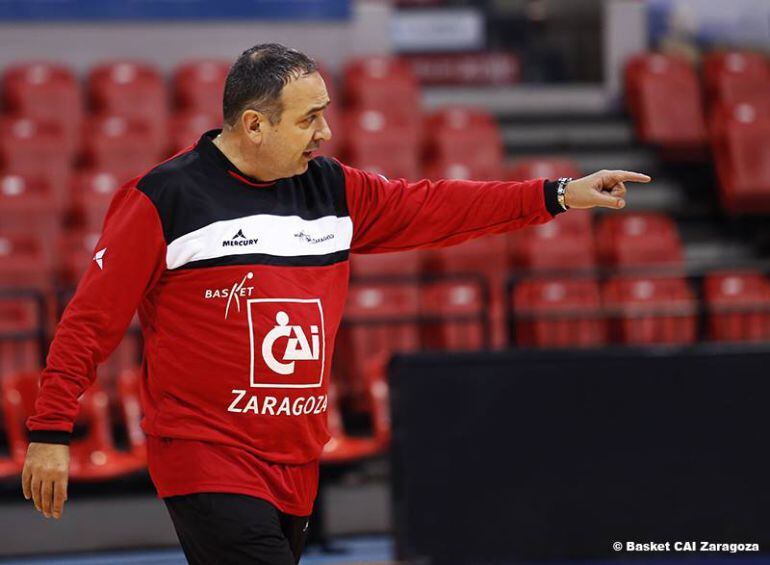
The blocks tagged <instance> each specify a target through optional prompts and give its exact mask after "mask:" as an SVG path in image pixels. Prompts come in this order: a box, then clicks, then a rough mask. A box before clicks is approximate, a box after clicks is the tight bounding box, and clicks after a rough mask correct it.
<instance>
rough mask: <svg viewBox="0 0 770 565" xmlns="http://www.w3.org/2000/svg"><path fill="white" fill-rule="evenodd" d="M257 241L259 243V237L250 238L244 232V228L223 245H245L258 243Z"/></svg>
mask: <svg viewBox="0 0 770 565" xmlns="http://www.w3.org/2000/svg"><path fill="white" fill-rule="evenodd" d="M257 243H259V238H257V239H249V238H248V237H246V236H245V235H244V234H243V230H238V233H236V234H235V235H234V236H233V237H231V238H230V239H225V240H224V241H223V242H222V247H244V246H246V245H256V244H257Z"/></svg>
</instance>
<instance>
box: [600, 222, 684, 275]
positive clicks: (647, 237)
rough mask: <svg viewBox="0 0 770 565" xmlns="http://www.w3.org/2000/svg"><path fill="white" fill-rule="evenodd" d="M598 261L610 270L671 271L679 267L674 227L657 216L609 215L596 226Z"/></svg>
mask: <svg viewBox="0 0 770 565" xmlns="http://www.w3.org/2000/svg"><path fill="white" fill-rule="evenodd" d="M596 241H597V246H598V251H599V257H600V260H601V261H602V263H603V264H605V265H607V266H614V267H639V266H658V267H672V266H679V265H681V263H682V256H683V251H682V243H681V240H680V239H679V233H678V231H677V228H676V224H675V223H674V221H673V220H672V219H671V218H668V217H666V216H664V215H660V214H645V213H640V214H612V215H608V216H605V217H603V218H602V219H601V221H600V222H599V227H598V229H597V232H596Z"/></svg>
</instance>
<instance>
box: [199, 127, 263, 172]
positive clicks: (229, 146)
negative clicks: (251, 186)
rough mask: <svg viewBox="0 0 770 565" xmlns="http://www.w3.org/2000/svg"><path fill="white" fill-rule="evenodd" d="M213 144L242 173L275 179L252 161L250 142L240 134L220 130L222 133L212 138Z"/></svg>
mask: <svg viewBox="0 0 770 565" xmlns="http://www.w3.org/2000/svg"><path fill="white" fill-rule="evenodd" d="M214 145H216V146H217V148H218V149H219V150H220V151H221V152H222V153H223V154H224V156H225V157H227V159H228V161H230V162H231V163H232V164H233V165H235V166H236V168H237V169H238V170H239V171H241V172H242V173H244V174H246V175H248V176H250V177H252V178H254V179H257V180H260V181H272V180H276V179H274V178H270V177H269V174H268V173H266V171H265V170H264V168H263V167H260V165H259V163H255V162H254V158H253V157H251V158H250V157H249V149H251V148H250V147H249V145H250V144H248V143H247V142H246V141H245V140H243V139H242V138H241V137H240V136H238V135H236V134H234V133H228V132H227V131H225V130H222V133H220V134H219V135H218V136H217V137H216V138H214Z"/></svg>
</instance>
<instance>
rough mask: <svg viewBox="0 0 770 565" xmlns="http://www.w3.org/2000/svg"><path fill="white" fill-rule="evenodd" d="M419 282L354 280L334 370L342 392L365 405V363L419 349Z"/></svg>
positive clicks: (341, 330)
mask: <svg viewBox="0 0 770 565" xmlns="http://www.w3.org/2000/svg"><path fill="white" fill-rule="evenodd" d="M418 316H419V287H418V284H417V283H416V282H382V283H376V282H372V283H369V282H354V283H352V284H351V286H350V291H349V293H348V300H347V303H346V306H345V314H344V318H343V322H342V325H341V327H340V330H339V332H338V333H337V341H336V349H335V353H334V360H335V371H336V373H337V376H338V377H339V383H340V386H341V387H343V389H342V391H341V392H342V393H343V394H345V395H350V396H351V397H352V398H353V401H354V403H355V404H356V405H357V406H358V407H366V405H367V404H368V399H366V382H365V379H364V375H365V373H366V364H367V362H368V361H369V360H371V359H374V358H380V357H382V356H387V357H389V356H390V355H392V354H393V353H395V352H408V351H415V350H417V349H419V346H420V341H419V328H418V324H417V321H418Z"/></svg>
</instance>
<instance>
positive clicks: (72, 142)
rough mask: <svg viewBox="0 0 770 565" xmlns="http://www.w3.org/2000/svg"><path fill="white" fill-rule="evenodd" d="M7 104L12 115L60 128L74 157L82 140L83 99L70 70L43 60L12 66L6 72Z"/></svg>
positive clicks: (4, 81) (68, 150) (4, 79)
mask: <svg viewBox="0 0 770 565" xmlns="http://www.w3.org/2000/svg"><path fill="white" fill-rule="evenodd" d="M2 82H3V96H2V98H3V105H4V106H5V109H6V112H7V113H8V114H13V115H15V116H20V117H28V118H33V119H35V120H40V121H43V122H46V121H48V122H54V123H56V124H57V125H59V126H60V127H61V128H62V130H63V132H64V135H65V138H66V140H67V144H66V151H67V152H68V153H70V154H74V153H75V152H76V151H77V149H78V144H79V140H80V122H81V120H82V118H83V98H82V93H81V91H80V85H79V83H78V81H77V79H76V78H75V75H74V74H73V73H72V71H71V70H70V69H68V68H67V67H64V66H62V65H59V64H56V63H51V62H45V61H39V62H33V63H23V64H18V65H12V66H10V67H8V68H6V70H5V72H4V73H3V78H2Z"/></svg>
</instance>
